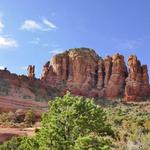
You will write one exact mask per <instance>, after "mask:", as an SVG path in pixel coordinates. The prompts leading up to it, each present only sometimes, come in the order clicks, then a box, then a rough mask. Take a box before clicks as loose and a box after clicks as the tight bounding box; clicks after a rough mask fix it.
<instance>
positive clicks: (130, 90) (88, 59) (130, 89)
mask: <svg viewBox="0 0 150 150" xmlns="http://www.w3.org/2000/svg"><path fill="white" fill-rule="evenodd" d="M41 80H42V81H43V82H45V83H46V84H48V85H51V86H54V87H58V86H59V85H61V84H63V86H64V88H63V91H64V92H65V91H66V90H69V91H71V92H72V93H73V94H76V95H83V96H88V97H105V98H117V97H124V98H125V100H127V101H130V100H138V99H141V98H145V97H148V96H149V94H150V85H149V77H148V70H147V66H146V65H143V66H141V63H140V61H139V60H138V59H137V57H136V56H132V55H131V56H130V57H129V59H128V65H127V66H126V64H125V61H124V57H123V56H122V55H119V54H116V55H113V56H108V57H107V58H105V59H102V58H101V57H99V56H98V55H97V54H96V53H95V51H94V50H92V49H87V48H81V49H70V50H69V51H66V52H64V53H62V54H58V55H56V56H54V57H53V58H52V60H51V62H49V63H46V65H45V66H44V68H43V73H42V77H41Z"/></svg>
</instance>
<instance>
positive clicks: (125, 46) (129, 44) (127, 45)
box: [117, 40, 138, 50]
mask: <svg viewBox="0 0 150 150" xmlns="http://www.w3.org/2000/svg"><path fill="white" fill-rule="evenodd" d="M137 44H138V43H137V42H136V41H133V40H128V41H125V42H122V43H119V44H118V45H117V48H118V49H122V50H132V49H136V48H137Z"/></svg>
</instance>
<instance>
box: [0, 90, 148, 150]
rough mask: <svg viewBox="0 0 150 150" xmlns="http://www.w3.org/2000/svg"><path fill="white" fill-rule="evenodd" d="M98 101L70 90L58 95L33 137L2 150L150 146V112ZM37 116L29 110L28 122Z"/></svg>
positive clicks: (102, 149)
mask: <svg viewBox="0 0 150 150" xmlns="http://www.w3.org/2000/svg"><path fill="white" fill-rule="evenodd" d="M97 102H98V101H97ZM105 102H106V101H105ZM98 103H99V104H97V105H96V104H95V103H94V101H93V100H91V99H85V98H83V97H77V96H76V97H73V96H72V95H71V94H70V93H67V94H66V95H65V96H64V97H63V98H60V97H57V98H56V99H55V100H54V101H50V102H49V110H48V112H46V113H45V114H44V115H43V117H42V121H41V127H40V129H39V130H37V132H36V135H35V136H34V137H30V138H29V137H19V138H13V139H12V140H10V141H8V142H5V143H4V144H3V145H1V146H0V150H14V149H17V150H111V149H112V150H149V149H150V142H149V141H150V112H149V110H148V109H147V108H146V107H143V105H140V104H139V105H136V104H135V105H134V104H124V103H121V102H117V103H116V102H109V101H108V102H107V104H106V103H105V104H104V103H103V104H102V103H101V102H100V101H99V102H98ZM145 105H147V104H145ZM34 119H35V118H34V114H33V112H32V111H31V110H29V111H28V113H26V116H25V118H24V121H25V123H26V124H30V123H34V121H33V120H34ZM4 120H5V119H4Z"/></svg>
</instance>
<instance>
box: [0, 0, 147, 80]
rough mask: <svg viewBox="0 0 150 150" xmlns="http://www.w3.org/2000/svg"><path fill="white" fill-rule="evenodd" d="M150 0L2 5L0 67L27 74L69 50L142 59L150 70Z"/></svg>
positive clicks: (28, 0) (25, 0)
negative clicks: (29, 67) (117, 54)
mask: <svg viewBox="0 0 150 150" xmlns="http://www.w3.org/2000/svg"><path fill="white" fill-rule="evenodd" d="M149 6H150V1H149V0H144V1H143V0H11V1H10V0H0V68H2V67H7V68H8V70H10V71H11V72H13V73H17V74H26V70H25V68H26V66H28V65H30V64H34V65H36V76H37V77H39V76H40V74H41V71H42V66H43V65H44V63H45V62H46V61H48V60H50V58H51V57H52V55H54V54H55V53H58V52H61V51H63V50H67V49H69V48H77V47H89V48H93V49H95V50H96V52H97V53H98V54H99V55H100V56H102V57H105V56H106V55H112V54H114V53H118V52H119V53H121V54H123V55H125V57H126V58H127V57H128V56H129V55H130V54H136V55H137V56H138V58H139V59H140V60H141V62H142V64H148V68H149V69H150V9H149Z"/></svg>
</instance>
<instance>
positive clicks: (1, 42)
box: [0, 36, 18, 48]
mask: <svg viewBox="0 0 150 150" xmlns="http://www.w3.org/2000/svg"><path fill="white" fill-rule="evenodd" d="M13 47H15V48H16V47H18V43H17V41H16V40H14V39H12V38H9V37H2V36H0V48H13Z"/></svg>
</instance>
